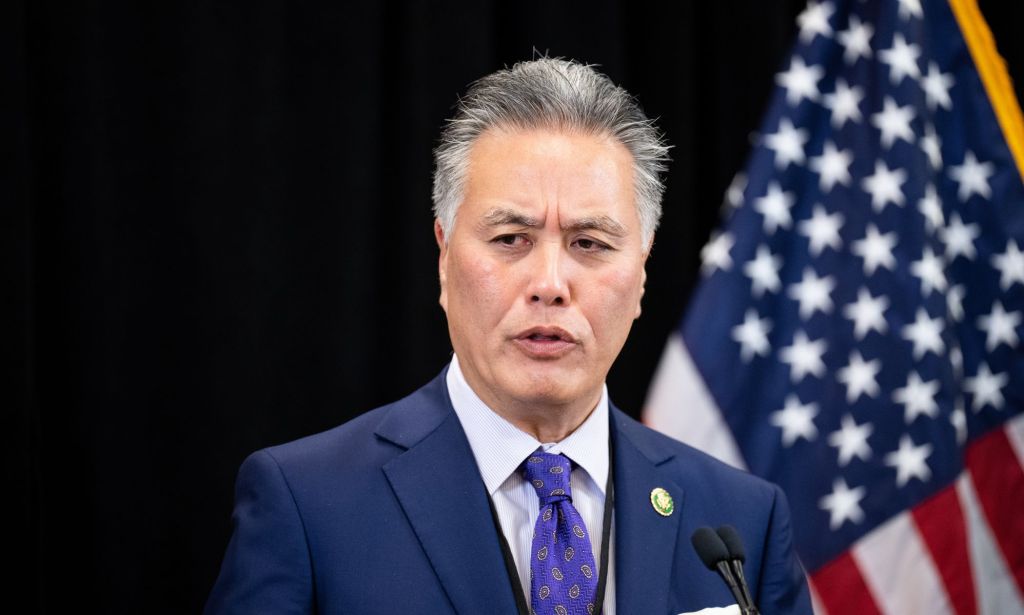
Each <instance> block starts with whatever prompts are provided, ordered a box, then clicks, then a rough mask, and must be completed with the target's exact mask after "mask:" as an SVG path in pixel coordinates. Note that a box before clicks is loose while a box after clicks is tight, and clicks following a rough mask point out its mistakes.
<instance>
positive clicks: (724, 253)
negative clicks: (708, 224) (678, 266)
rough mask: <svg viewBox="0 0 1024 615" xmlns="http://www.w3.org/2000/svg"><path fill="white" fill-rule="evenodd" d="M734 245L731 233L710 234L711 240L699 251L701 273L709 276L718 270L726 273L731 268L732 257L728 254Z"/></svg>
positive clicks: (734, 241)
mask: <svg viewBox="0 0 1024 615" xmlns="http://www.w3.org/2000/svg"><path fill="white" fill-rule="evenodd" d="M735 243H736V240H735V239H733V237H732V233H728V232H726V233H720V232H715V233H712V234H711V239H709V240H708V242H707V244H705V245H704V247H703V248H701V251H700V258H701V266H700V271H701V273H703V274H704V275H710V274H711V273H714V272H715V270H718V269H721V270H722V271H728V270H729V269H730V268H732V257H731V256H730V255H729V252H730V250H732V247H733V245H734V244H735Z"/></svg>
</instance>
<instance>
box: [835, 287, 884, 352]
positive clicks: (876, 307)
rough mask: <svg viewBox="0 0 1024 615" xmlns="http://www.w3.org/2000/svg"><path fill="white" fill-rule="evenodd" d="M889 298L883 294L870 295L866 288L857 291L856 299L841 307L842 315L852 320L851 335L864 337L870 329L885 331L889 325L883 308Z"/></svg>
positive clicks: (858, 337) (859, 338)
mask: <svg viewBox="0 0 1024 615" xmlns="http://www.w3.org/2000/svg"><path fill="white" fill-rule="evenodd" d="M888 307H889V299H888V298H886V296H885V295H879V296H878V297H872V296H871V293H870V292H869V291H868V289H866V288H863V287H862V288H861V289H860V290H858V291H857V301H856V302H854V303H851V304H849V305H847V306H846V307H844V308H843V316H846V317H847V318H849V319H850V320H852V321H853V336H854V337H855V338H857V340H862V339H864V336H866V335H867V334H868V333H870V332H871V331H877V332H879V333H885V332H886V331H887V330H888V328H889V325H888V323H886V321H885V310H886V309H888Z"/></svg>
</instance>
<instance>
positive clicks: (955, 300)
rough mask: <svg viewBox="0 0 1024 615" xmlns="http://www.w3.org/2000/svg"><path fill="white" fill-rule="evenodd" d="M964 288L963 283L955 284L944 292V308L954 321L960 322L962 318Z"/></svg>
mask: <svg viewBox="0 0 1024 615" xmlns="http://www.w3.org/2000/svg"><path fill="white" fill-rule="evenodd" d="M965 292H966V289H965V288H964V285H963V284H957V285H956V286H951V287H950V289H949V290H948V291H947V292H946V310H947V311H948V312H949V317H950V318H952V319H953V320H954V321H955V322H960V321H961V320H963V319H964V293H965Z"/></svg>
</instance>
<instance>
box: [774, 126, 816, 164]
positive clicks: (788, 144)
mask: <svg viewBox="0 0 1024 615" xmlns="http://www.w3.org/2000/svg"><path fill="white" fill-rule="evenodd" d="M809 138H810V137H809V136H808V134H807V131H806V130H804V129H802V128H795V127H794V126H793V122H791V121H789V119H788V118H783V119H782V121H781V122H779V130H778V132H775V133H772V134H770V135H768V136H766V137H765V138H764V142H765V145H766V146H767V147H768V149H770V150H772V151H773V152H775V166H776V167H778V169H779V170H783V169H785V168H786V167H788V166H789V165H791V164H794V163H796V164H803V162H804V144H805V143H807V139H809Z"/></svg>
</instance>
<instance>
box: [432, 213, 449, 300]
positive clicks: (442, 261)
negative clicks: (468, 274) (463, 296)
mask: <svg viewBox="0 0 1024 615" xmlns="http://www.w3.org/2000/svg"><path fill="white" fill-rule="evenodd" d="M434 239H435V240H437V247H438V249H439V250H440V254H439V255H438V257H437V278H438V280H440V282H441V296H440V297H439V298H438V300H437V302H438V303H440V304H441V308H442V309H443V310H444V311H445V313H447V312H448V290H447V289H448V285H447V281H448V240H447V238H446V237H445V236H444V229H443V228H441V221H440V220H437V219H435V220H434Z"/></svg>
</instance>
